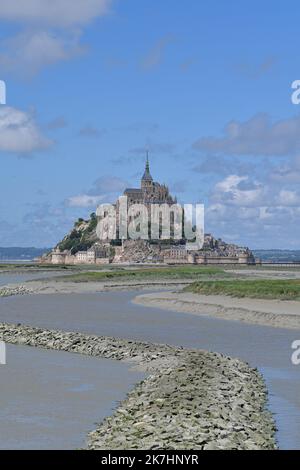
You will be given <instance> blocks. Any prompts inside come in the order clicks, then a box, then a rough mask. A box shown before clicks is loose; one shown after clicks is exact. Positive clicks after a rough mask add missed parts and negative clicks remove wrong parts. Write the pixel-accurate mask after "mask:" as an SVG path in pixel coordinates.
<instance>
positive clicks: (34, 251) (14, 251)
mask: <svg viewBox="0 0 300 470" xmlns="http://www.w3.org/2000/svg"><path fill="white" fill-rule="evenodd" d="M49 251H50V248H33V247H28V248H22V247H8V248H1V247H0V260H33V259H34V258H36V257H37V256H41V255H43V254H44V253H47V252H49Z"/></svg>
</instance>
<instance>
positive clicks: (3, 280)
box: [0, 271, 62, 287]
mask: <svg viewBox="0 0 300 470" xmlns="http://www.w3.org/2000/svg"><path fill="white" fill-rule="evenodd" d="M61 274H62V273H61V272H59V271H58V272H53V271H52V272H31V273H29V272H28V273H9V272H6V273H5V272H2V273H1V272H0V287H1V286H6V285H7V284H22V283H23V282H26V281H34V280H36V279H44V278H51V277H54V276H57V275H61Z"/></svg>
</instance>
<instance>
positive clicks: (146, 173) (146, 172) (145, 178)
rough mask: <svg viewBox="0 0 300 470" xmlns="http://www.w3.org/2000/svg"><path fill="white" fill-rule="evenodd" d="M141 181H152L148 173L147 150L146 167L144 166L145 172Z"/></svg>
mask: <svg viewBox="0 0 300 470" xmlns="http://www.w3.org/2000/svg"><path fill="white" fill-rule="evenodd" d="M142 181H149V182H150V181H151V182H152V181H153V178H152V176H151V173H150V164H149V152H148V151H147V157H146V167H145V172H144V175H143V178H142Z"/></svg>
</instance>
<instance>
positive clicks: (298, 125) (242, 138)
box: [193, 114, 300, 157]
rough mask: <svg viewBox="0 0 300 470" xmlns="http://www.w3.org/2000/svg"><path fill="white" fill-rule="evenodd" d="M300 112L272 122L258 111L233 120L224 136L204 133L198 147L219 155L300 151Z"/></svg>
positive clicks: (262, 154)
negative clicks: (208, 135) (248, 117)
mask: <svg viewBox="0 0 300 470" xmlns="http://www.w3.org/2000/svg"><path fill="white" fill-rule="evenodd" d="M299 134H300V116H296V117H291V118H289V119H283V120H281V121H277V122H272V121H271V119H270V117H269V116H268V115H266V114H258V115H256V116H254V117H253V118H251V119H249V120H248V121H246V122H239V121H231V122H229V123H228V124H227V125H226V127H225V130H224V136H223V137H203V138H201V139H199V140H197V141H196V142H195V143H194V145H193V147H194V149H195V150H200V151H202V152H208V153H210V154H211V153H213V154H216V155H229V156H230V155H232V156H239V155H250V156H267V157H272V156H287V155H295V154H297V152H300V139H299Z"/></svg>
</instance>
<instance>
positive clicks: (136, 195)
mask: <svg viewBox="0 0 300 470" xmlns="http://www.w3.org/2000/svg"><path fill="white" fill-rule="evenodd" d="M123 196H126V198H127V204H128V208H130V207H131V206H132V205H134V204H143V205H144V206H146V208H147V209H148V211H149V213H150V208H151V206H153V205H159V206H162V205H167V206H173V205H174V204H177V198H176V197H174V196H172V195H171V194H170V191H169V188H168V187H167V186H166V185H165V184H160V183H158V182H156V181H154V179H153V177H152V175H151V171H150V163H149V156H148V153H147V158H146V164H145V169H144V173H143V175H142V178H141V181H140V187H139V188H127V189H125V191H124V193H123ZM114 207H115V208H116V214H117V220H119V219H118V215H119V200H118V201H117V202H116V203H115V205H114ZM128 219H129V220H128V222H130V217H129V216H128ZM97 224H98V217H97V215H96V214H95V213H93V214H91V218H90V219H89V220H83V219H78V221H77V222H76V223H75V225H74V228H73V229H72V230H71V232H70V233H69V234H68V235H67V236H66V237H65V238H64V239H63V240H62V241H61V242H60V243H58V245H57V246H56V247H55V248H54V250H53V251H52V252H51V253H49V254H47V255H45V256H43V257H42V258H41V260H40V261H41V262H42V263H49V262H50V263H52V264H59V265H61V264H71V265H72V264H111V263H115V264H120V263H126V264H128V263H155V264H159V263H163V264H170V265H172V264H201V265H208V264H209V265H213V264H255V263H256V262H257V260H255V259H254V256H253V254H252V253H251V251H250V250H249V249H248V248H245V247H239V246H237V245H233V244H228V243H225V242H224V241H222V240H221V239H216V238H214V237H213V235H211V234H205V235H204V244H203V246H202V248H201V249H199V250H190V249H189V244H188V243H187V240H186V239H185V238H184V236H183V237H182V239H181V240H177V239H176V240H175V239H174V238H172V236H170V238H169V239H160V238H158V239H157V238H156V239H153V238H151V234H150V237H149V239H147V240H144V239H142V238H138V239H130V238H126V239H124V237H122V238H121V237H119V231H118V223H117V227H116V234H117V236H116V238H115V239H109V240H105V241H103V240H99V238H98V236H97V233H96V228H97Z"/></svg>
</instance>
